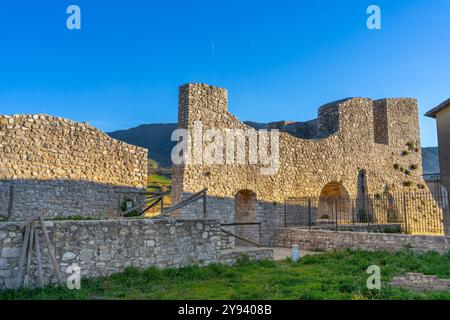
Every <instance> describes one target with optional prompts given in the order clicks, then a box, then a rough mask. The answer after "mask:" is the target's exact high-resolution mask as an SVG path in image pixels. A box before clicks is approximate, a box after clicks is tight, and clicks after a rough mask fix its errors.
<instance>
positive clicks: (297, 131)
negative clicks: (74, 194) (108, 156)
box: [107, 121, 439, 174]
mask: <svg viewBox="0 0 450 320" xmlns="http://www.w3.org/2000/svg"><path fill="white" fill-rule="evenodd" d="M244 123H245V124H246V125H248V126H250V127H253V128H255V129H279V130H280V131H281V132H287V133H290V134H292V135H294V136H298V137H300V138H307V137H308V136H309V135H310V128H308V123H307V122H306V123H305V122H294V121H276V122H269V123H259V122H251V121H244ZM177 128H178V124H177V123H150V124H142V125H139V126H137V127H133V128H130V129H125V130H117V131H113V132H107V134H108V135H109V136H110V137H112V138H114V139H117V140H119V141H123V142H126V143H129V144H132V145H136V146H139V147H143V148H147V149H148V150H149V152H148V155H149V158H150V159H152V160H154V161H156V162H157V163H158V164H159V165H160V166H162V167H166V168H167V167H170V166H171V158H170V157H171V152H172V149H173V147H174V146H175V145H176V141H171V135H172V132H173V131H174V130H175V129H177ZM422 163H423V173H424V174H431V173H438V172H439V149H438V147H425V148H422Z"/></svg>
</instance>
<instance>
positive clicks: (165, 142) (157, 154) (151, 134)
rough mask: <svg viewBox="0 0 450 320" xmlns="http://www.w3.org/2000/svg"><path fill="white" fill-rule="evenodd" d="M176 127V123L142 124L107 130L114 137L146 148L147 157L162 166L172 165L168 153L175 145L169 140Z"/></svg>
mask: <svg viewBox="0 0 450 320" xmlns="http://www.w3.org/2000/svg"><path fill="white" fill-rule="evenodd" d="M177 127H178V125H177V124H176V123H153V124H143V125H140V126H138V127H135V128H131V129H128V130H119V131H114V132H109V133H108V135H109V136H110V137H112V138H114V139H117V140H120V141H123V142H126V143H129V144H133V145H135V146H139V147H143V148H147V149H148V157H149V158H150V159H153V160H155V161H156V162H158V163H159V164H160V165H161V166H163V167H170V166H171V165H172V163H171V159H170V154H171V152H172V148H173V147H174V146H175V145H176V142H175V141H171V140H170V137H171V135H172V132H173V131H174V130H175V129H176V128H177Z"/></svg>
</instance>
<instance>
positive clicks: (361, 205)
mask: <svg viewBox="0 0 450 320" xmlns="http://www.w3.org/2000/svg"><path fill="white" fill-rule="evenodd" d="M357 179H358V181H357V188H358V190H357V192H356V203H355V206H356V222H369V221H372V213H371V212H370V208H371V206H370V197H369V192H368V188H367V172H366V170H364V169H362V170H359V171H358V178H357Z"/></svg>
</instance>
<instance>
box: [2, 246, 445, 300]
mask: <svg viewBox="0 0 450 320" xmlns="http://www.w3.org/2000/svg"><path fill="white" fill-rule="evenodd" d="M449 259H450V252H449V253H448V254H447V255H439V254H437V253H427V254H421V255H420V254H415V253H412V252H411V251H403V252H399V253H388V252H363V251H349V250H347V251H343V252H333V253H324V254H318V255H313V256H306V257H304V258H302V260H301V261H300V262H296V263H293V262H291V261H289V260H284V261H277V262H274V261H261V262H250V261H248V260H245V259H243V260H242V261H240V262H239V263H238V264H236V265H235V266H233V267H227V266H224V265H210V266H208V267H197V266H192V267H185V268H181V269H165V270H158V269H155V268H149V269H147V270H142V271H141V270H137V269H134V268H129V269H127V270H126V271H124V272H122V273H118V274H115V275H112V276H110V277H105V278H99V279H88V280H83V281H82V284H81V290H74V291H71V290H68V289H66V288H65V287H46V288H44V289H35V290H26V289H22V290H20V291H6V292H3V293H1V294H0V299H358V300H359V299H447V300H449V299H450V291H447V292H441V293H433V292H428V293H413V292H410V291H407V290H400V289H392V288H389V287H388V286H387V284H386V283H387V282H388V281H389V280H390V279H391V278H392V277H393V276H395V275H402V274H404V273H406V272H421V273H424V274H433V275H437V276H439V277H441V278H450V265H449ZM373 264H376V265H378V266H380V268H381V273H382V289H381V290H380V291H378V290H372V291H371V290H368V289H367V288H366V280H367V277H368V275H367V274H366V270H367V268H368V266H370V265H373Z"/></svg>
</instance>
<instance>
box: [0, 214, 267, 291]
mask: <svg viewBox="0 0 450 320" xmlns="http://www.w3.org/2000/svg"><path fill="white" fill-rule="evenodd" d="M19 226H20V223H17V222H3V223H0V290H1V289H5V288H12V287H14V285H15V281H16V278H17V273H18V264H19V256H20V252H21V246H22V239H23V237H22V234H23V231H21V230H20V229H19ZM46 226H47V229H48V231H49V235H50V239H51V242H52V243H53V245H54V248H55V254H56V258H57V260H58V263H59V268H60V271H61V272H60V273H61V275H62V276H63V280H64V281H65V280H66V279H67V277H68V276H70V274H69V273H66V271H67V268H68V267H69V266H70V265H72V264H77V265H78V266H79V267H80V268H81V275H82V278H85V277H98V276H106V275H109V274H112V273H115V272H120V271H123V270H124V269H125V268H126V267H129V266H133V267H138V268H145V267H149V266H155V267H159V268H165V267H181V266H186V265H191V264H199V265H207V264H210V263H218V262H220V263H226V264H233V263H235V262H236V260H237V259H238V258H239V257H240V256H241V255H242V254H248V255H249V256H250V258H252V259H265V258H267V259H268V258H271V257H272V251H271V250H269V249H254V250H251V251H246V252H239V251H235V250H222V249H223V247H222V243H221V232H220V223H219V222H218V221H215V220H207V219H193V220H173V219H119V220H117V219H116V220H92V221H46ZM38 230H40V228H38ZM40 243H41V248H42V249H41V250H42V258H43V269H44V273H45V283H54V282H56V279H54V275H53V272H52V265H51V262H50V260H49V256H48V250H47V246H46V244H45V241H44V239H43V236H42V233H41V232H40ZM31 275H32V276H31V277H30V278H29V280H28V285H30V286H35V285H36V284H37V269H36V261H35V254H34V253H33V263H32V264H31Z"/></svg>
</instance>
